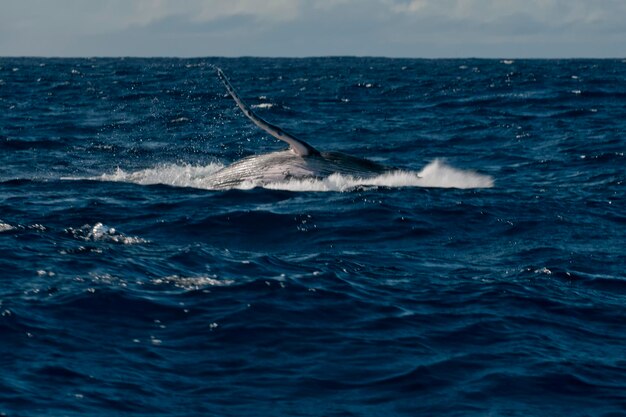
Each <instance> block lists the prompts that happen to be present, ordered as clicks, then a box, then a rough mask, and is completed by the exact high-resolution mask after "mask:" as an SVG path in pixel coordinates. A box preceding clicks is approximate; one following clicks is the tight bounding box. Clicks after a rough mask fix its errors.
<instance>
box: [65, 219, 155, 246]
mask: <svg viewBox="0 0 626 417" xmlns="http://www.w3.org/2000/svg"><path fill="white" fill-rule="evenodd" d="M66 231H67V232H68V233H70V234H72V235H73V236H74V237H75V238H76V239H79V240H84V241H91V242H98V241H101V242H109V243H121V244H123V245H134V244H138V243H148V241H147V240H145V239H142V238H140V237H136V236H126V235H124V234H122V233H120V232H118V231H117V230H116V229H115V228H114V227H110V226H107V225H105V224H102V223H96V224H94V225H93V226H91V225H89V224H86V225H84V226H82V227H81V228H78V229H74V228H73V227H70V228H68V229H66Z"/></svg>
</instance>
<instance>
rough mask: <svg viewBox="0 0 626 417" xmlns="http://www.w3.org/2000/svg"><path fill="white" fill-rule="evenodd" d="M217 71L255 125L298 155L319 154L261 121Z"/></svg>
mask: <svg viewBox="0 0 626 417" xmlns="http://www.w3.org/2000/svg"><path fill="white" fill-rule="evenodd" d="M215 69H216V70H217V75H218V76H219V77H220V80H221V81H222V83H223V84H224V86H225V87H226V90H227V91H228V94H230V96H231V97H232V98H233V99H234V100H235V103H237V106H238V107H239V108H240V109H241V111H243V114H245V115H246V116H247V117H248V119H250V120H252V122H253V123H254V124H255V125H257V126H258V127H260V128H261V129H263V130H264V131H266V132H267V133H269V134H270V135H272V136H274V137H275V138H276V139H279V140H282V141H284V142H287V143H288V144H289V147H290V148H291V150H292V151H293V152H295V153H296V154H297V155H300V156H307V155H316V154H318V153H319V152H318V151H317V150H316V149H315V148H313V147H312V146H311V145H309V144H308V143H306V142H304V141H303V140H300V139H298V138H296V137H295V136H293V135H291V134H289V133H287V132H285V131H284V130H283V129H282V128H280V127H278V126H275V125H273V124H271V123H269V122H267V121H265V120H263V119H261V118H260V117H259V116H258V115H257V114H256V113H255V112H253V111H252V110H251V109H250V107H248V105H247V104H246V103H245V102H244V101H243V100H242V99H241V97H239V95H238V94H237V92H236V91H235V89H234V88H233V86H232V85H231V84H230V82H229V81H228V78H226V75H224V72H223V71H222V70H221V69H220V68H218V67H215Z"/></svg>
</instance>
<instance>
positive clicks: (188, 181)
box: [91, 159, 494, 191]
mask: <svg viewBox="0 0 626 417" xmlns="http://www.w3.org/2000/svg"><path fill="white" fill-rule="evenodd" d="M223 167H224V165H222V164H215V163H211V164H209V165H207V166H192V165H175V164H169V165H159V166H157V167H154V168H148V169H144V170H140V171H135V172H126V171H124V170H122V169H120V168H118V169H117V170H116V171H115V172H114V173H112V174H103V175H101V176H99V177H96V178H91V179H96V180H100V181H116V182H129V183H134V184H141V185H151V184H165V185H172V186H177V187H192V188H202V189H211V185H210V184H211V181H210V177H211V175H212V174H214V173H215V172H217V171H218V170H220V169H221V168H223ZM493 185H494V180H493V178H492V177H491V176H489V175H484V174H479V173H477V172H474V171H469V170H462V169H458V168H454V167H452V166H450V165H448V164H446V163H445V162H444V161H442V160H440V159H435V160H434V161H432V162H430V163H429V164H428V165H426V166H425V167H424V168H423V169H422V170H421V171H419V172H416V171H406V170H398V171H392V172H388V173H385V174H381V175H377V176H375V177H371V178H356V177H352V176H349V175H341V174H333V175H330V176H329V177H327V178H323V179H315V178H307V179H291V180H288V181H279V182H273V183H269V184H258V183H254V182H249V181H246V182H244V183H242V184H240V185H238V186H236V187H235V188H237V189H244V190H246V189H251V188H255V187H258V186H262V187H264V188H268V189H272V190H287V191H350V190H353V189H355V188H362V187H391V188H398V187H429V188H463V189H468V188H491V187H493Z"/></svg>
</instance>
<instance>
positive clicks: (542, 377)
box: [0, 58, 626, 417]
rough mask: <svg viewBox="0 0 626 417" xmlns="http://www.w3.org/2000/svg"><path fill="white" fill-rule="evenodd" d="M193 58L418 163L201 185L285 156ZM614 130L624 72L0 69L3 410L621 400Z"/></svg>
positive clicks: (621, 288)
mask: <svg viewBox="0 0 626 417" xmlns="http://www.w3.org/2000/svg"><path fill="white" fill-rule="evenodd" d="M210 64H217V65H219V66H221V67H222V68H223V69H224V71H225V72H226V73H227V75H228V76H229V77H230V79H231V81H232V83H233V85H235V86H236V88H237V89H238V90H239V93H240V94H241V95H242V97H244V98H245V99H246V100H247V101H248V103H249V104H251V105H253V106H255V108H256V111H258V113H259V114H261V115H262V116H263V117H265V118H267V119H269V120H272V121H273V122H274V123H276V124H278V125H280V126H282V127H284V128H285V129H287V130H289V131H291V132H293V133H296V134H297V135H298V136H300V137H301V138H302V139H304V140H306V141H307V142H309V143H310V144H312V145H313V146H315V147H316V148H318V149H321V150H326V151H331V150H332V151H342V152H347V153H349V154H351V155H355V156H359V157H366V158H370V159H372V160H375V161H377V162H380V163H384V164H387V165H392V166H398V167H402V168H403V169H404V170H406V171H407V172H409V173H411V172H412V173H413V174H411V175H412V177H411V175H409V174H407V175H408V177H407V178H401V179H399V180H398V179H397V181H395V182H394V181H391V180H389V179H382V180H381V182H380V183H379V184H378V185H377V184H373V185H372V184H365V185H364V184H360V183H358V181H355V180H354V179H350V178H335V179H333V180H325V181H317V180H316V181H313V180H310V181H308V182H307V181H301V182H299V183H295V184H289V185H285V184H282V185H281V184H278V185H276V186H275V187H271V186H268V187H266V188H261V187H256V188H253V187H248V188H247V189H232V190H226V191H211V190H207V189H205V188H206V187H203V186H202V185H203V181H204V180H205V179H206V178H207V177H208V176H209V175H210V174H211V173H212V172H215V170H216V169H219V167H221V166H223V165H224V164H227V163H230V162H232V161H234V160H237V159H239V158H241V157H244V156H247V155H252V154H258V153H263V152H270V151H274V150H278V149H281V148H284V144H282V143H281V142H278V141H276V140H274V139H273V138H269V137H267V136H266V135H264V134H263V133H262V132H261V131H259V130H258V129H257V128H255V127H254V126H253V125H252V124H251V123H250V122H249V121H248V120H247V119H246V118H245V117H244V116H243V115H242V114H241V112H240V111H239V110H238V109H237V108H236V107H235V105H234V102H233V101H232V100H231V99H230V98H229V97H228V96H227V95H226V94H225V91H224V88H223V86H222V85H221V84H220V82H219V80H218V78H217V76H216V75H215V72H214V71H213V70H212V69H211V67H210ZM625 133H626V62H624V61H621V60H560V61H549V60H548V61H546V60H531V61H515V62H509V61H507V62H501V61H497V60H401V59H393V60H390V59H370V58H359V59H357V58H329V59H256V58H254V59H253V58H245V59H190V60H175V59H65V60H60V59H12V58H3V59H0V158H1V159H0V415H7V416H61V415H63V416H86V415H89V416H112V415H130V416H161V415H162V416H165V415H167V416H200V415H203V416H259V415H276V416H279V415H290V416H333V415H334V416H344V415H352V416H378V415H411V416H415V415H441V416H488V415H489V416H546V415H567V416H606V417H608V416H619V415H626V414H625V412H626V411H625V410H626V275H625V272H624V271H625V267H626V261H625V259H626V256H625V255H626V250H625V247H626V229H625V225H626V207H625V203H626V198H625V187H624V181H625V177H626V168H625V167H626V164H625V162H626V159H625V157H624V151H625V150H626V139H625ZM417 175H419V176H420V178H417ZM476 178H478V179H482V180H485V179H486V180H487V182H484V181H483V182H481V181H478V183H476V182H475V181H474V180H475V179H476ZM491 179H492V180H493V184H491V183H490V181H491ZM426 180H428V181H426ZM420 181H422V182H420ZM490 185H493V186H492V187H489V186H490ZM448 187H452V188H448Z"/></svg>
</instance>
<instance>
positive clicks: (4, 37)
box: [0, 0, 626, 58]
mask: <svg viewBox="0 0 626 417" xmlns="http://www.w3.org/2000/svg"><path fill="white" fill-rule="evenodd" d="M327 55H352V56H389V57H415V58H442V57H485V58H570V57H574V58H576V57H590V58H603V57H620V58H623V57H626V0H0V56H72V57H82V56H88V57H91V56H141V57H145V56H178V57H205V56H228V57H232V56H287V57H302V56H327Z"/></svg>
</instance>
